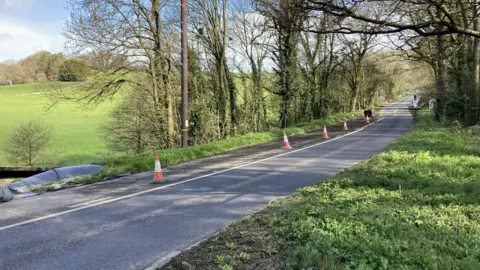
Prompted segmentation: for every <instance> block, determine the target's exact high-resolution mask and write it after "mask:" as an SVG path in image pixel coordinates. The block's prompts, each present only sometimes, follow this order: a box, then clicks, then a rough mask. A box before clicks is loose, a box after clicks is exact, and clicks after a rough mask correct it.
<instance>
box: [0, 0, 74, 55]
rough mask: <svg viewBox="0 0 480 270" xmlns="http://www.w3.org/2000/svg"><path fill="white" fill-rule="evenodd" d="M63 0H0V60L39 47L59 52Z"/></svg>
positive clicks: (62, 45)
mask: <svg viewBox="0 0 480 270" xmlns="http://www.w3.org/2000/svg"><path fill="white" fill-rule="evenodd" d="M65 3H66V0H0V62H2V61H5V60H20V59H23V58H25V57H27V56H29V55H31V54H33V53H35V52H37V51H39V50H48V51H50V52H53V53H57V52H62V51H63V48H64V41H65V39H64V38H63V36H62V35H61V34H60V32H59V29H60V26H61V23H62V22H63V21H64V20H65V19H66V18H67V17H68V12H67V10H66V9H65V8H64V6H65Z"/></svg>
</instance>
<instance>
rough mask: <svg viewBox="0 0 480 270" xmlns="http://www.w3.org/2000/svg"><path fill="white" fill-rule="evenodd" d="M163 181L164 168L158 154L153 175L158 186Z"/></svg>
mask: <svg viewBox="0 0 480 270" xmlns="http://www.w3.org/2000/svg"><path fill="white" fill-rule="evenodd" d="M162 180H163V173H162V166H161V165H160V158H159V157H158V153H157V154H156V155H155V171H154V175H153V183H154V184H158V183H162Z"/></svg>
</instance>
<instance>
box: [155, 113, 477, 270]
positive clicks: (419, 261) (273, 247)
mask: <svg viewBox="0 0 480 270" xmlns="http://www.w3.org/2000/svg"><path fill="white" fill-rule="evenodd" d="M432 116H433V115H432V114H430V113H426V112H422V114H421V116H420V117H419V119H418V121H417V124H416V126H415V127H414V128H413V129H412V131H410V132H409V133H407V134H406V135H405V136H403V137H402V138H401V139H399V140H398V141H396V142H394V143H392V144H391V146H389V148H388V149H386V150H385V151H384V152H382V153H380V154H377V155H375V156H374V157H372V158H371V159H369V160H368V161H365V162H363V163H361V164H359V165H358V166H355V167H353V168H351V169H347V170H346V171H344V172H342V173H340V174H339V175H337V176H334V177H332V178H331V179H329V180H327V181H326V182H324V183H319V184H317V185H313V186H309V187H305V188H301V189H299V190H298V191H297V192H296V193H295V194H294V195H293V196H291V197H287V198H285V199H282V200H279V201H277V202H274V203H271V205H270V206H269V207H268V208H267V209H265V210H263V211H261V212H259V213H257V214H254V215H252V216H249V217H246V218H244V219H243V220H241V221H238V222H234V223H232V224H231V225H230V226H228V227H227V228H226V229H224V230H223V231H221V232H220V233H219V234H217V235H215V236H214V237H212V238H211V239H210V240H207V241H206V242H204V243H202V244H200V245H199V246H198V247H195V248H193V249H191V250H190V251H186V252H184V253H183V254H181V255H179V256H178V257H176V258H175V259H174V260H173V261H172V262H170V263H169V264H168V265H167V266H166V267H164V269H197V270H200V269H203V270H204V269H480V260H479V258H480V250H479V249H478V243H479V241H480V203H479V201H478V198H479V196H480V188H479V186H480V180H479V179H480V171H479V170H478V168H479V166H480V157H479V155H480V150H479V148H478V143H479V138H480V137H479V135H480V127H479V126H473V127H470V128H462V127H460V126H459V125H458V123H450V124H439V123H436V122H433V121H432Z"/></svg>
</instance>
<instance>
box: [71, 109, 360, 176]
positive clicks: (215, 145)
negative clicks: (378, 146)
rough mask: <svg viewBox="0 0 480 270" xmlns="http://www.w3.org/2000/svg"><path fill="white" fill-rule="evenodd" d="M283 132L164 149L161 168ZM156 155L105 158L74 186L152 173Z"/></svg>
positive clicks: (300, 128)
mask: <svg viewBox="0 0 480 270" xmlns="http://www.w3.org/2000/svg"><path fill="white" fill-rule="evenodd" d="M355 115H356V116H360V115H362V112H361V111H358V112H356V113H355ZM351 116H352V113H340V114H335V115H333V116H330V117H327V118H324V119H319V120H315V121H312V122H308V123H304V124H299V125H296V126H292V127H288V128H285V129H282V130H284V131H285V132H286V133H287V134H288V135H296V134H304V133H306V132H308V131H311V130H314V129H318V128H320V127H322V126H323V125H324V124H326V125H330V124H336V123H339V122H342V121H343V120H344V119H345V118H350V117H351ZM282 130H271V131H267V132H251V133H247V134H245V135H241V136H237V137H233V138H230V139H226V140H220V141H214V142H210V143H206V144H202V145H198V146H193V147H188V148H176V149H165V150H160V151H158V153H159V155H160V161H161V164H162V166H169V165H173V164H177V163H179V162H183V161H189V160H194V159H198V158H202V157H208V156H213V155H217V154H221V153H225V152H228V151H232V150H235V149H239V148H241V147H246V146H252V145H258V144H263V143H267V142H271V141H274V140H277V139H280V138H281V137H282V132H281V131H282ZM154 157H155V153H154V152H148V153H143V154H139V155H130V156H122V157H113V158H104V159H101V160H96V161H95V162H93V163H94V164H101V165H103V166H105V170H104V171H103V172H102V173H100V174H97V175H93V176H91V177H83V178H79V179H77V180H76V181H75V183H81V182H96V181H99V180H101V179H103V178H105V177H106V176H111V175H118V174H122V173H126V172H132V173H134V172H143V171H149V170H152V169H153V160H154Z"/></svg>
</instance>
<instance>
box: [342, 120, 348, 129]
mask: <svg viewBox="0 0 480 270" xmlns="http://www.w3.org/2000/svg"><path fill="white" fill-rule="evenodd" d="M343 130H348V127H347V119H345V121H343Z"/></svg>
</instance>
